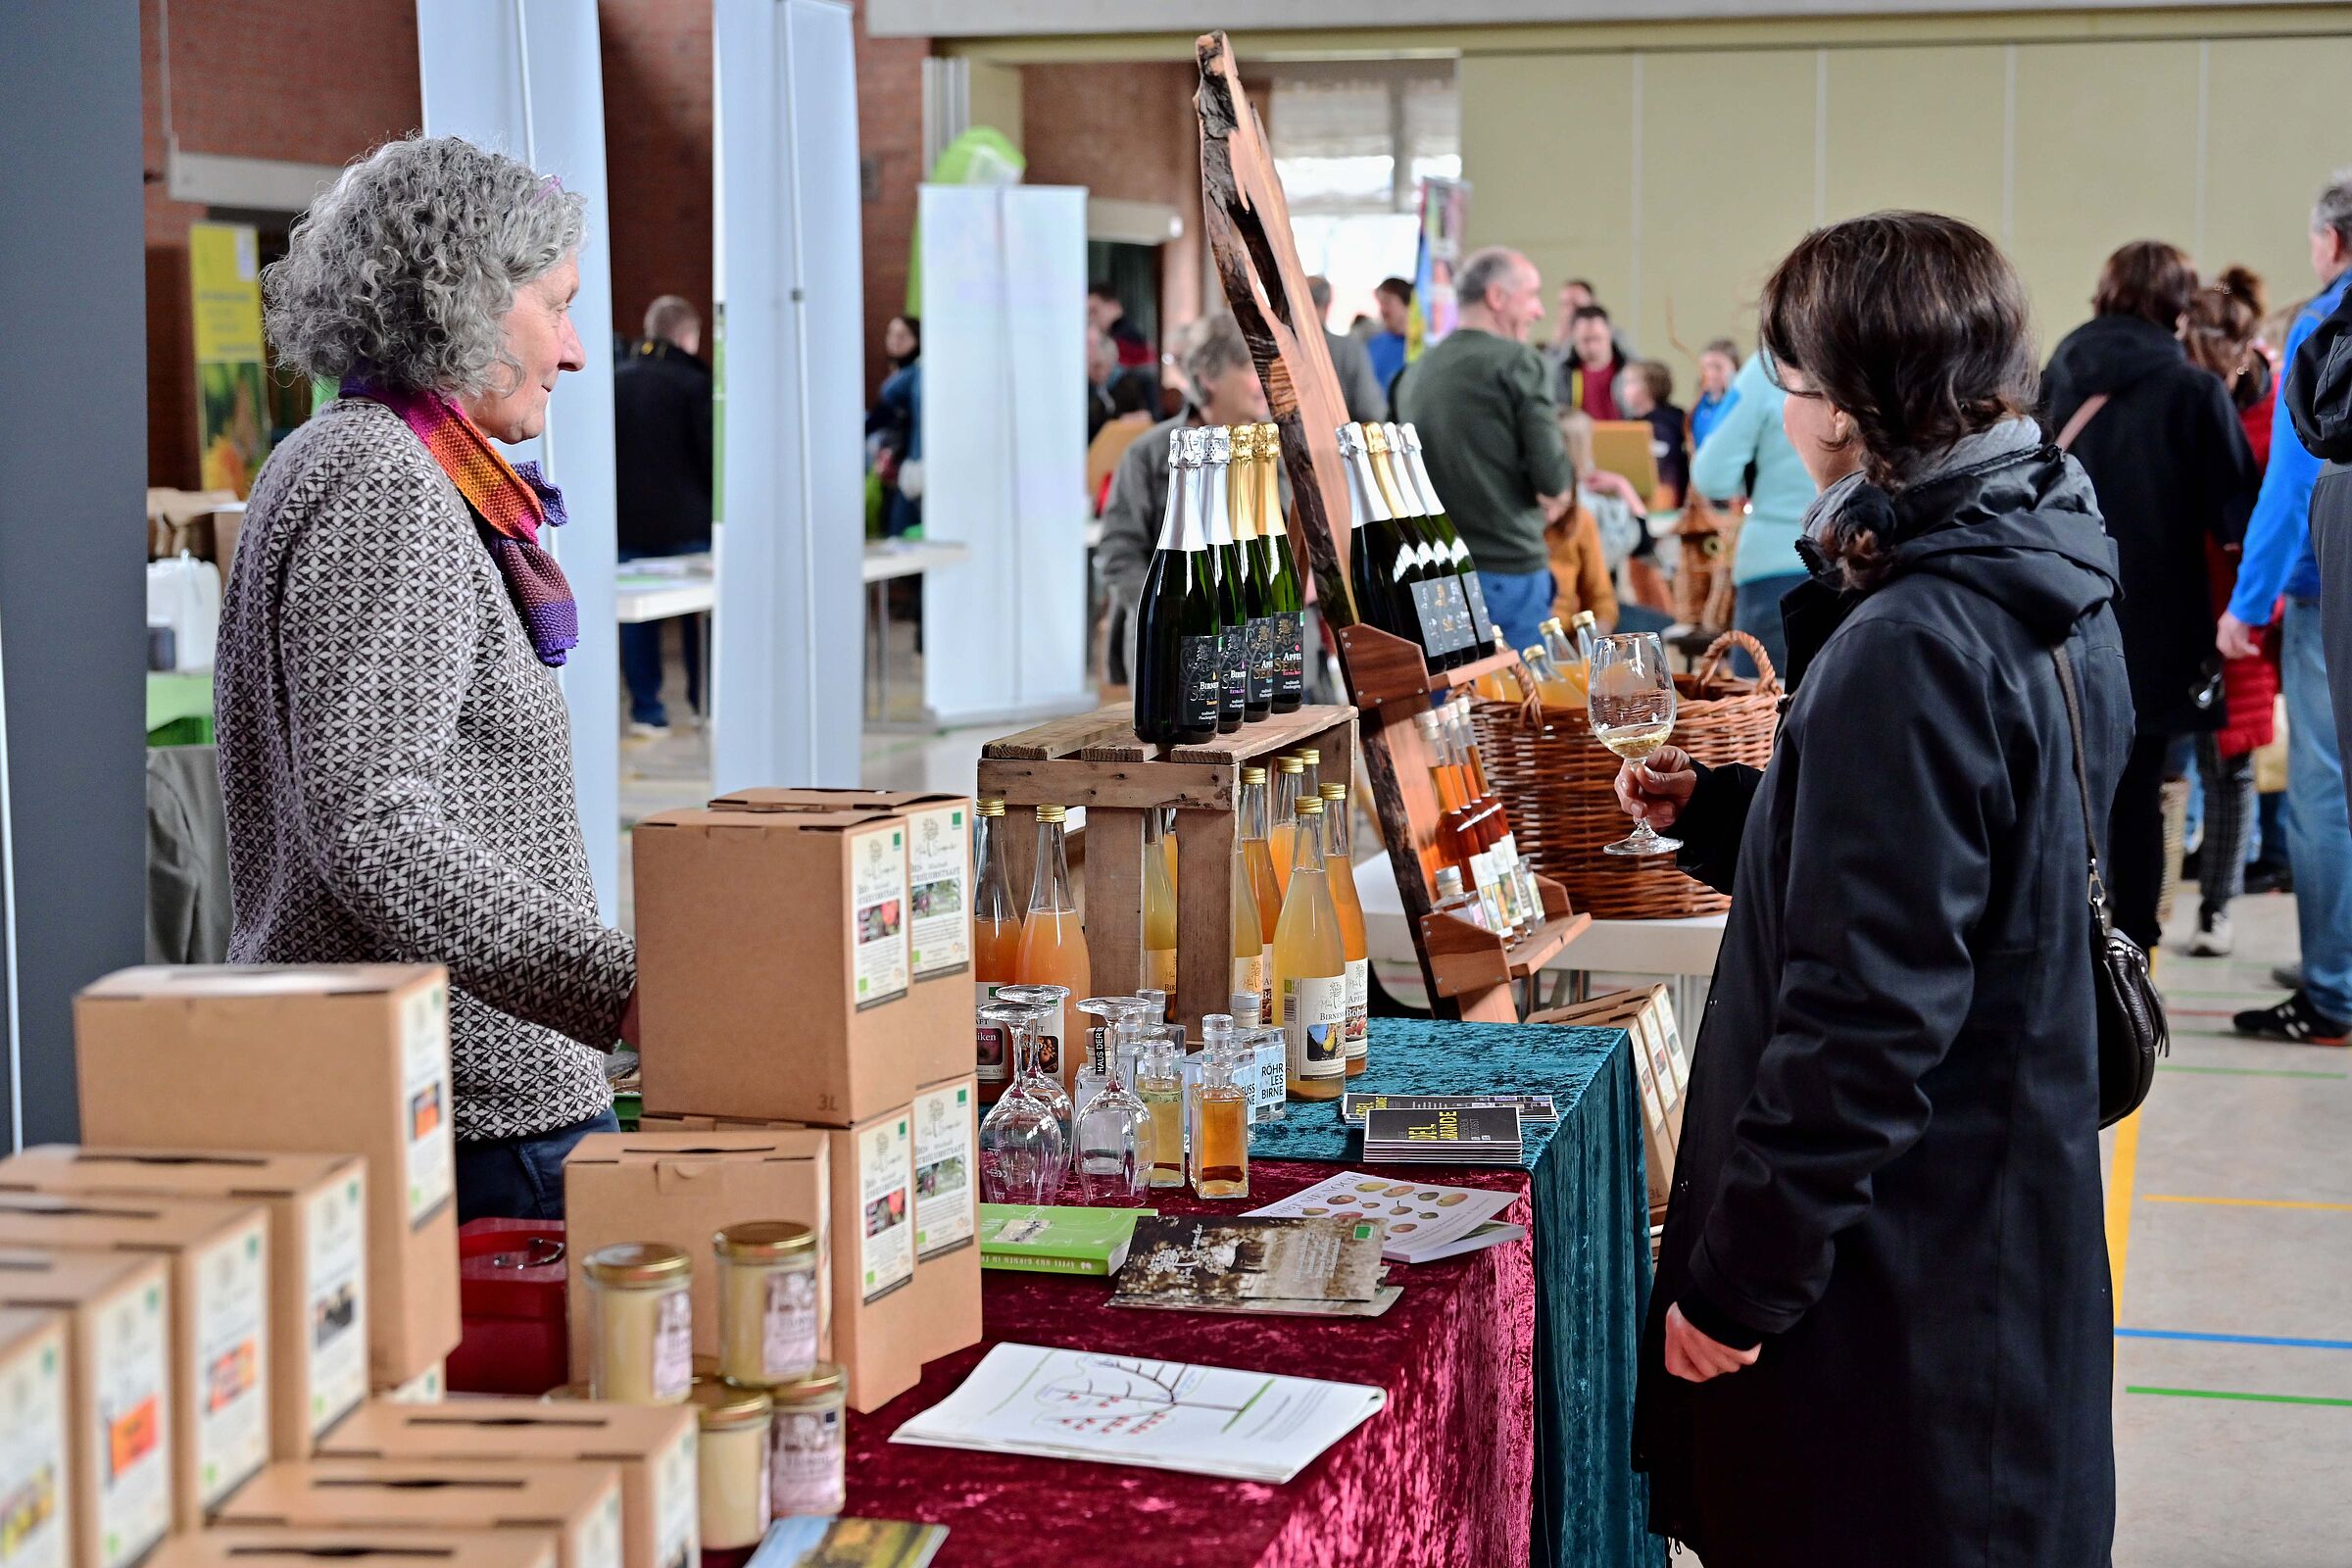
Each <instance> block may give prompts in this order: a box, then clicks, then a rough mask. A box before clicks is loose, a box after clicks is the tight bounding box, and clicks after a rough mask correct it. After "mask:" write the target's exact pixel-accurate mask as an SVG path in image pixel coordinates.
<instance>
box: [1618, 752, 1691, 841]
mask: <svg viewBox="0 0 2352 1568" xmlns="http://www.w3.org/2000/svg"><path fill="white" fill-rule="evenodd" d="M1697 788H1698V770H1697V769H1696V767H1694V766H1693V765H1692V763H1691V754H1690V753H1689V752H1686V751H1684V750H1683V749H1682V748H1681V747H1679V746H1661V747H1659V748H1658V749H1657V750H1656V751H1654V752H1652V753H1650V755H1649V756H1647V757H1645V758H1643V759H1642V760H1641V761H1638V762H1627V763H1626V764H1625V765H1624V766H1623V767H1621V768H1620V769H1618V772H1617V804H1618V805H1620V806H1622V807H1624V808H1625V814H1626V815H1628V816H1631V817H1636V818H1639V819H1640V820H1642V821H1644V822H1647V823H1648V824H1649V825H1650V826H1651V827H1672V826H1674V824H1675V823H1676V822H1678V821H1680V820H1681V819H1682V815H1683V812H1684V811H1685V810H1686V809H1689V807H1690V805H1691V795H1692V794H1693V793H1694V792H1695V791H1696V790H1697Z"/></svg>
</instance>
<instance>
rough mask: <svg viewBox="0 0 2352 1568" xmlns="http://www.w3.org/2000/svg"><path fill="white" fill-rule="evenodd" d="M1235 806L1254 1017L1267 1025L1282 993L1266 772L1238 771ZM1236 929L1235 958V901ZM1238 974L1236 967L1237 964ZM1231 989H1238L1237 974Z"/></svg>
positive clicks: (1276, 1016) (1274, 1019) (1237, 948)
mask: <svg viewBox="0 0 2352 1568" xmlns="http://www.w3.org/2000/svg"><path fill="white" fill-rule="evenodd" d="M1235 804H1236V809H1237V810H1238V811H1239V812H1240V813H1241V821H1240V822H1239V824H1237V826H1236V832H1237V833H1238V834H1239V835H1240V837H1238V838H1237V839H1236V840H1235V841H1234V842H1235V843H1236V845H1238V846H1239V848H1240V852H1241V856H1242V862H1243V864H1244V865H1245V866H1246V867H1247V868H1248V875H1247V878H1246V880H1247V881H1248V882H1249V884H1250V904H1251V905H1252V906H1253V907H1255V908H1256V910H1257V924H1256V927H1255V930H1256V931H1257V939H1258V964H1257V971H1256V973H1257V994H1258V1008H1257V1015H1258V1017H1259V1018H1260V1019H1261V1020H1262V1021H1264V1022H1265V1023H1267V1024H1277V1023H1280V1022H1282V1014H1281V1013H1279V1012H1277V1011H1276V1010H1275V1009H1276V1008H1277V1007H1279V1006H1281V1005H1282V994H1281V993H1280V992H1278V991H1276V990H1275V989H1274V927H1275V925H1276V924H1277V923H1278V922H1279V921H1280V920H1281V919H1282V884H1281V883H1280V882H1278V881H1276V880H1275V876H1274V856H1273V852H1272V851H1271V850H1270V849H1269V847H1268V846H1267V843H1266V770H1265V769H1264V768H1262V767H1258V766H1255V765H1251V766H1248V767H1244V768H1243V769H1242V793H1241V798H1240V800H1239V801H1238V802H1236V803H1235ZM1235 905H1236V909H1235V917H1236V926H1235V929H1234V933H1233V949H1234V953H1235V954H1236V956H1237V959H1238V956H1239V954H1240V953H1241V950H1242V944H1243V941H1244V938H1243V936H1242V932H1241V929H1240V925H1239V917H1240V908H1239V905H1240V900H1239V899H1238V898H1237V899H1236V900H1235ZM1237 971H1238V964H1237ZM1233 988H1234V989H1235V990H1236V991H1239V990H1241V989H1242V985H1241V980H1240V978H1239V975H1238V972H1237V975H1236V978H1235V980H1234V986H1233Z"/></svg>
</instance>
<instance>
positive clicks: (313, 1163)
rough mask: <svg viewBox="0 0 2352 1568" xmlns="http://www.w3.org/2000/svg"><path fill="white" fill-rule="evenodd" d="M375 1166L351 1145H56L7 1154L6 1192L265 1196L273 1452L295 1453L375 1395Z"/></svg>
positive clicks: (254, 1199)
mask: <svg viewBox="0 0 2352 1568" xmlns="http://www.w3.org/2000/svg"><path fill="white" fill-rule="evenodd" d="M367 1184H368V1171H367V1164H366V1162H365V1161H364V1160H362V1159H360V1158H359V1157H358V1156H357V1155H351V1154H261V1153H231V1152H210V1151H202V1150H186V1151H177V1150H174V1151H160V1150H136V1149H94V1148H89V1147H87V1146H75V1145H73V1144H48V1145H44V1146H42V1147H40V1148H37V1149H27V1150H25V1152H22V1153H18V1154H13V1155H11V1156H9V1157H8V1158H7V1159H5V1160H0V1192H31V1193H96V1194H102V1195H117V1196H129V1197H139V1198H179V1199H187V1198H194V1199H203V1200H211V1201H221V1202H234V1203H260V1204H261V1205H262V1206H263V1207H265V1208H267V1209H268V1210H269V1211H270V1385H271V1387H272V1390H273V1397H274V1402H275V1404H276V1409H275V1410H274V1411H273V1412H272V1415H271V1419H270V1456H271V1457H272V1458H277V1459H299V1458H301V1457H302V1456H303V1455H304V1454H307V1453H309V1452H310V1451H311V1446H312V1444H313V1443H314V1442H315V1441H316V1440H317V1439H318V1436H319V1433H321V1432H324V1431H325V1430H326V1429H327V1428H328V1427H331V1426H333V1425H334V1424H335V1423H336V1422H338V1421H340V1420H342V1419H343V1418H344V1417H345V1416H347V1415H349V1414H350V1413H351V1412H352V1411H354V1410H356V1409H358V1408H359V1406H360V1403H361V1401H362V1400H364V1399H366V1398H367V1397H368V1321H367V1313H368V1302H367V1288H368V1212H367V1207H366V1204H367V1191H368V1185H367Z"/></svg>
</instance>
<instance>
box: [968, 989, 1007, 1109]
mask: <svg viewBox="0 0 2352 1568" xmlns="http://www.w3.org/2000/svg"><path fill="white" fill-rule="evenodd" d="M972 996H973V1001H972V1005H973V1006H974V1007H975V1008H978V1007H985V1006H986V1005H989V1004H990V1003H992V1002H994V1001H996V1000H997V985H996V982H995V981H992V980H982V981H979V982H978V983H976V984H975V985H974V986H973V987H972ZM972 1039H973V1044H974V1046H975V1048H976V1049H975V1052H974V1056H973V1061H974V1066H973V1073H974V1076H976V1077H978V1078H979V1080H980V1081H981V1082H982V1083H984V1084H1001V1083H1004V1082H1005V1081H1006V1080H1008V1079H1009V1078H1011V1076H1012V1042H1011V1041H1009V1040H1007V1039H1006V1038H1005V1031H1004V1030H1003V1029H1000V1028H999V1027H997V1026H996V1025H995V1024H988V1023H983V1024H975V1025H973V1026H972Z"/></svg>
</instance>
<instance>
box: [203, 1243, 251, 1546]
mask: <svg viewBox="0 0 2352 1568" xmlns="http://www.w3.org/2000/svg"><path fill="white" fill-rule="evenodd" d="M268 1234H269V1232H268V1228H267V1227H266V1226H265V1225H259V1224H257V1225H254V1226H251V1227H249V1228H247V1229H245V1230H242V1231H240V1232H239V1233H238V1234H236V1235H235V1236H232V1237H230V1238H229V1239H228V1240H227V1241H225V1242H222V1243H221V1245H220V1246H218V1247H215V1248H213V1249H212V1250H209V1251H207V1252H204V1253H203V1254H201V1255H200V1256H197V1257H195V1258H193V1259H191V1262H192V1264H193V1265H194V1269H193V1271H194V1273H195V1275H196V1375H197V1377H198V1379H199V1380H200V1386H199V1387H198V1388H197V1389H195V1390H193V1391H191V1394H190V1395H189V1397H192V1398H194V1399H195V1401H196V1484H197V1486H198V1487H199V1488H200V1489H201V1493H200V1495H201V1496H202V1499H203V1501H204V1504H205V1506H206V1507H208V1508H209V1507H211V1506H212V1505H213V1504H214V1503H216V1502H219V1501H220V1500H221V1499H222V1498H223V1497H225V1496H227V1495H229V1494H230V1493H231V1492H233V1491H235V1490H236V1489H237V1488H238V1487H239V1486H241V1485H243V1484H244V1482H245V1479H246V1478H247V1477H248V1476H250V1475H252V1474H253V1473H254V1472H255V1471H257V1470H259V1469H261V1467H262V1466H263V1465H264V1464H266V1463H267V1462H268V1461H269V1457H270V1361H269V1356H270V1346H269V1343H268V1340H267V1338H266V1336H267V1334H268V1332H269V1304H270V1252H269V1248H268V1247H267V1245H266V1238H267V1236H268Z"/></svg>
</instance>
